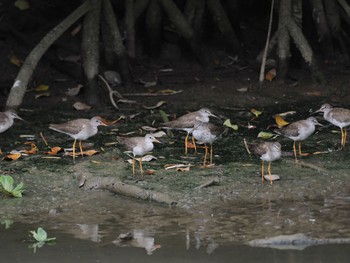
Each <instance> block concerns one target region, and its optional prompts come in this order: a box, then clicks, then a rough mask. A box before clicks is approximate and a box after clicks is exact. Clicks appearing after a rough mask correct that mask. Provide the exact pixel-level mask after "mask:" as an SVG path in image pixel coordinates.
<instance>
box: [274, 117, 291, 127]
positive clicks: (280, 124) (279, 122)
mask: <svg viewBox="0 0 350 263" xmlns="http://www.w3.org/2000/svg"><path fill="white" fill-rule="evenodd" d="M275 122H276V124H277V125H278V127H283V126H286V125H287V124H289V122H287V121H285V120H284V119H283V118H282V117H281V115H278V114H276V115H275Z"/></svg>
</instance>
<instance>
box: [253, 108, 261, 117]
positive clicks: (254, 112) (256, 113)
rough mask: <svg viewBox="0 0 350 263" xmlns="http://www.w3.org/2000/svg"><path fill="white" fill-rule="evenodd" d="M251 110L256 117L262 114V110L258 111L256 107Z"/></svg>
mask: <svg viewBox="0 0 350 263" xmlns="http://www.w3.org/2000/svg"><path fill="white" fill-rule="evenodd" d="M250 112H251V113H253V114H254V115H255V117H259V115H261V114H262V111H258V110H256V109H251V110H250Z"/></svg>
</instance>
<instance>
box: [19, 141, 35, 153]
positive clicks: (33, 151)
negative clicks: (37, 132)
mask: <svg viewBox="0 0 350 263" xmlns="http://www.w3.org/2000/svg"><path fill="white" fill-rule="evenodd" d="M25 144H30V146H31V149H30V150H26V149H24V150H21V152H22V153H25V154H36V153H37V152H38V150H39V149H38V147H37V146H36V145H35V143H33V142H26V143H25Z"/></svg>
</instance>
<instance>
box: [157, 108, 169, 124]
mask: <svg viewBox="0 0 350 263" xmlns="http://www.w3.org/2000/svg"><path fill="white" fill-rule="evenodd" d="M159 114H160V116H161V117H162V120H163V122H169V118H168V115H167V114H166V113H165V111H163V110H159Z"/></svg>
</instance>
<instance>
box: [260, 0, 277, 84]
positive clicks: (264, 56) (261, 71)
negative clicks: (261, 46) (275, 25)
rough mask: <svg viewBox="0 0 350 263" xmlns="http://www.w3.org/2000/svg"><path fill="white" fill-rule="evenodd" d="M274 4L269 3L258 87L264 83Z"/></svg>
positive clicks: (272, 2) (273, 2)
mask: <svg viewBox="0 0 350 263" xmlns="http://www.w3.org/2000/svg"><path fill="white" fill-rule="evenodd" d="M274 4H275V1H274V0H272V1H271V11H270V21H269V29H268V31H267V38H266V45H265V50H264V55H263V58H262V62H261V67H260V76H259V83H260V86H261V85H262V83H263V81H264V75H265V74H264V73H265V64H266V56H267V49H268V47H269V42H270V35H271V25H272V17H273V6H274Z"/></svg>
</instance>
